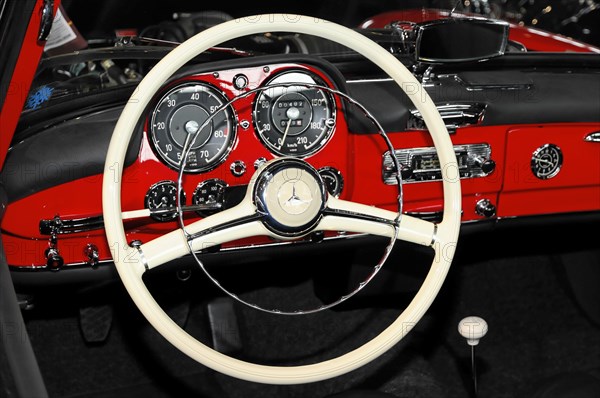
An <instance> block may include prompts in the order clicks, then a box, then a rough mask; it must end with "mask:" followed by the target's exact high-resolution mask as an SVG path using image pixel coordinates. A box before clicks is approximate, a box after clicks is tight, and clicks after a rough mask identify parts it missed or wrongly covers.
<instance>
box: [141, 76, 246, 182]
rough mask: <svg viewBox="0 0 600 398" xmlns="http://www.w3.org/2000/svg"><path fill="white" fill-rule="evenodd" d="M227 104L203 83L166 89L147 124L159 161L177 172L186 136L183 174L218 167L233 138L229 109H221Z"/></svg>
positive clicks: (223, 98)
mask: <svg viewBox="0 0 600 398" xmlns="http://www.w3.org/2000/svg"><path fill="white" fill-rule="evenodd" d="M227 101H228V100H227V98H226V97H225V96H224V95H223V94H221V93H220V92H219V91H218V90H217V89H216V88H214V87H212V86H209V85H207V84H204V83H198V82H193V83H185V84H183V85H179V86H176V87H174V88H172V89H171V90H169V92H167V93H166V94H165V95H164V96H163V97H162V98H161V99H160V101H159V102H158V104H157V105H156V107H155V108H154V112H153V113H152V120H151V124H150V135H151V137H152V143H153V144H154V148H155V150H156V152H157V153H158V155H159V156H160V158H161V159H162V160H164V161H165V162H166V163H167V164H168V165H169V166H170V167H172V168H174V169H176V170H179V169H180V166H181V157H182V156H183V155H182V153H183V147H184V145H185V143H186V139H188V136H189V139H190V140H191V139H193V141H192V142H191V143H190V144H191V149H190V151H189V153H188V156H187V160H186V165H185V171H186V172H191V173H196V172H202V171H207V170H210V169H212V168H214V167H216V166H217V165H218V164H220V163H221V162H222V161H223V160H224V159H225V156H227V154H228V153H229V151H230V150H231V147H232V144H233V138H234V136H235V126H236V118H235V114H234V112H233V109H232V108H231V107H229V106H228V107H226V108H223V109H222V107H223V105H224V104H226V103H227ZM220 109H222V110H221V111H219V110H220ZM217 111H219V112H217ZM215 112H217V113H216V114H215ZM213 114H214V116H213ZM211 116H213V118H212V119H211V120H210V122H208V124H207V125H206V126H204V127H202V126H203V124H204V123H205V122H206V121H207V119H208V118H209V117H211ZM194 137H195V139H194Z"/></svg>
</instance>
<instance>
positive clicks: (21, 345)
mask: <svg viewBox="0 0 600 398" xmlns="http://www.w3.org/2000/svg"><path fill="white" fill-rule="evenodd" d="M0 202H1V206H0V209H2V210H0V220H1V219H2V216H3V212H4V210H3V209H4V208H5V204H6V194H5V192H4V191H3V190H2V187H0ZM0 329H1V334H2V338H0V364H1V365H2V367H1V368H0V381H2V383H0V388H1V390H0V395H2V396H7V397H13V396H18V397H39V398H44V397H47V396H48V392H47V391H46V386H45V384H44V379H43V378H42V374H41V372H40V368H39V366H38V363H37V359H36V357H35V354H34V352H33V348H32V347H31V342H30V341H29V335H28V333H27V329H26V328H25V322H24V321H23V316H22V314H21V309H20V307H19V304H18V301H17V295H16V293H15V288H14V285H13V282H12V278H11V276H10V272H9V270H8V264H7V262H6V256H5V254H4V245H3V244H2V239H1V237H0Z"/></svg>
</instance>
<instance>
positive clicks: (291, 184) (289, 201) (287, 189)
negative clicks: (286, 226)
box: [277, 180, 313, 214]
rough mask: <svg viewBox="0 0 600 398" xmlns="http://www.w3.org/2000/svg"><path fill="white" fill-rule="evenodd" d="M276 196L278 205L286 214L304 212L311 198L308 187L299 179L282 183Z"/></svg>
mask: <svg viewBox="0 0 600 398" xmlns="http://www.w3.org/2000/svg"><path fill="white" fill-rule="evenodd" d="M277 197H278V201H279V205H280V206H281V208H282V209H284V210H285V212H286V213H288V214H301V213H304V212H305V211H306V209H307V208H308V207H309V205H310V203H311V202H312V200H313V198H312V193H311V192H310V188H309V187H308V185H306V183H305V182H304V181H301V180H291V181H286V182H285V183H283V185H282V186H281V188H279V192H278V195H277Z"/></svg>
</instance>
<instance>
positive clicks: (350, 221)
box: [317, 196, 437, 246]
mask: <svg viewBox="0 0 600 398" xmlns="http://www.w3.org/2000/svg"><path fill="white" fill-rule="evenodd" d="M323 213H324V217H323V219H322V220H321V222H320V223H319V225H318V226H317V229H318V230H323V231H332V230H333V231H346V232H355V233H367V234H372V235H378V236H384V237H388V238H394V237H396V239H400V240H404V241H407V242H412V243H416V244H419V245H423V246H431V245H432V244H433V243H434V240H435V232H436V229H437V226H436V225H435V224H434V223H431V222H429V221H424V220H421V219H419V218H416V217H411V216H407V215H401V216H400V217H399V215H398V213H395V212H393V211H389V210H384V209H380V208H377V207H374V206H368V205H364V204H361V203H356V202H350V201H346V200H341V199H337V198H335V197H333V196H330V197H329V199H328V200H327V207H326V208H325V210H324V211H323ZM395 228H397V231H395Z"/></svg>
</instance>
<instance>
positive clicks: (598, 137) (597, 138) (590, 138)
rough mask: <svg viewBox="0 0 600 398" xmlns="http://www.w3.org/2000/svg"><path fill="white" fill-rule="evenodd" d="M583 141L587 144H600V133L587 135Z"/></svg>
mask: <svg viewBox="0 0 600 398" xmlns="http://www.w3.org/2000/svg"><path fill="white" fill-rule="evenodd" d="M583 140H584V141H585V142H600V131H596V132H594V133H590V134H588V135H586V136H585V138H584V139H583Z"/></svg>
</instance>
